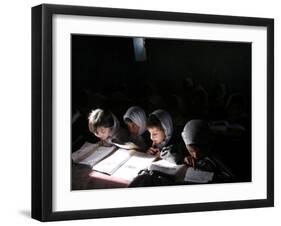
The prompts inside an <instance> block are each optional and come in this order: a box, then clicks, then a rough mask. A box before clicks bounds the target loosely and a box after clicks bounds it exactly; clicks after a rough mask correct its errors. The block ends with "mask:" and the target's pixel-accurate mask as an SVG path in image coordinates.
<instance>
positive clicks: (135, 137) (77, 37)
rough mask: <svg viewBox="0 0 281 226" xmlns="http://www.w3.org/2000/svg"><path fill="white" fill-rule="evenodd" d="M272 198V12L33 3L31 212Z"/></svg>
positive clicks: (200, 205)
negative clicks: (219, 12)
mask: <svg viewBox="0 0 281 226" xmlns="http://www.w3.org/2000/svg"><path fill="white" fill-rule="evenodd" d="M273 205H274V20H273V19H270V18H252V17H237V16H222V15H205V14H190V13H178V12H160V11H144V10H132V9H118V8H97V7H83V6H66V5H49V4H43V5H39V6H35V7H33V8H32V217H33V218H35V219H37V220H40V221H55V220H71V219H85V218H103V217H121V216H135V215H148V214H168V213H179V212H192V211H211V210H226V209H238V208H239V209H241V208H257V207H270V206H273Z"/></svg>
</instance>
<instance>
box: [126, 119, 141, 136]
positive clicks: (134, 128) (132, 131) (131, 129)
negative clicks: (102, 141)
mask: <svg viewBox="0 0 281 226" xmlns="http://www.w3.org/2000/svg"><path fill="white" fill-rule="evenodd" d="M126 124H127V127H128V130H129V132H130V134H132V135H133V136H137V135H138V134H139V130H140V127H139V126H137V124H135V123H133V122H127V123H126Z"/></svg>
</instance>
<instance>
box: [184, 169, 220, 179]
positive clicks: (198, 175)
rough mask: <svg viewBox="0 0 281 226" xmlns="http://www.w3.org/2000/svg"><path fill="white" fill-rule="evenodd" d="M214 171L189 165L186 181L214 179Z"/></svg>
mask: <svg viewBox="0 0 281 226" xmlns="http://www.w3.org/2000/svg"><path fill="white" fill-rule="evenodd" d="M213 176H214V173H213V172H208V171H203V170H198V169H194V168H192V167H189V168H188V169H187V171H186V174H185V177H184V181H188V182H194V183H208V182H210V181H211V180H213Z"/></svg>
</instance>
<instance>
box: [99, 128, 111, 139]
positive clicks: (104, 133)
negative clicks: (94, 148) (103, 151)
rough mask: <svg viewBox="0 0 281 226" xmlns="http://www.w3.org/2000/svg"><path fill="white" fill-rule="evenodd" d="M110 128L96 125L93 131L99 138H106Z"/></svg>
mask: <svg viewBox="0 0 281 226" xmlns="http://www.w3.org/2000/svg"><path fill="white" fill-rule="evenodd" d="M110 132H111V128H108V127H103V126H101V127H98V128H97V131H96V132H95V136H96V137H98V138H100V139H101V140H106V139H107V138H108V137H109V136H110Z"/></svg>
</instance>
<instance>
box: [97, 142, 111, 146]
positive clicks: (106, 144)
mask: <svg viewBox="0 0 281 226" xmlns="http://www.w3.org/2000/svg"><path fill="white" fill-rule="evenodd" d="M98 145H99V146H103V147H111V146H112V145H111V144H109V143H107V142H106V141H104V140H100V141H99V142H98Z"/></svg>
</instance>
